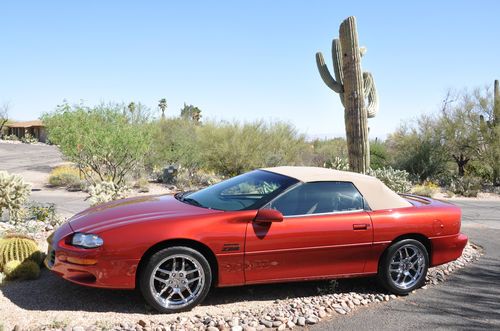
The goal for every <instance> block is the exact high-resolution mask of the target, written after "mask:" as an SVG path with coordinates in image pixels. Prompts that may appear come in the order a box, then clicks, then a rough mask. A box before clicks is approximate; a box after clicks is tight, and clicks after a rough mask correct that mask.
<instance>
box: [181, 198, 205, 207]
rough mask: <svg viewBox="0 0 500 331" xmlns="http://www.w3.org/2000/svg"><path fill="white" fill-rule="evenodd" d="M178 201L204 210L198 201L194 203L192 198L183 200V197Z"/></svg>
mask: <svg viewBox="0 0 500 331" xmlns="http://www.w3.org/2000/svg"><path fill="white" fill-rule="evenodd" d="M180 200H181V201H183V202H187V203H189V204H190V205H193V206H197V207H202V208H205V207H204V206H203V205H202V204H201V203H199V202H198V201H196V200H195V199H193V198H188V197H185V198H184V197H181V199H180Z"/></svg>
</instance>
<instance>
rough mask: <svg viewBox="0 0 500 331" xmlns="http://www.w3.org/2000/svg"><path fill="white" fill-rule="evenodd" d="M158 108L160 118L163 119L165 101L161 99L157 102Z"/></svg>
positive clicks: (165, 106)
mask: <svg viewBox="0 0 500 331" xmlns="http://www.w3.org/2000/svg"><path fill="white" fill-rule="evenodd" d="M158 108H160V110H161V118H162V119H164V118H165V111H166V110H167V99H165V98H162V99H160V101H158Z"/></svg>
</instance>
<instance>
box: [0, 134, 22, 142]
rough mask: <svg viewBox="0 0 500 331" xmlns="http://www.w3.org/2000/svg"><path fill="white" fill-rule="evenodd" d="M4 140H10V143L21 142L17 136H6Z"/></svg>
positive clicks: (3, 137)
mask: <svg viewBox="0 0 500 331" xmlns="http://www.w3.org/2000/svg"><path fill="white" fill-rule="evenodd" d="M2 139H3V140H9V141H19V137H18V136H16V135H15V134H11V135H4V136H2Z"/></svg>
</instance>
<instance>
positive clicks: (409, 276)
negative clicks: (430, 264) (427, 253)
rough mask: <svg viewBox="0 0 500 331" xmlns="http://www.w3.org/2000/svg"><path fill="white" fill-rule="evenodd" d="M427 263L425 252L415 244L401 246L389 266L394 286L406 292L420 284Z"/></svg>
mask: <svg viewBox="0 0 500 331" xmlns="http://www.w3.org/2000/svg"><path fill="white" fill-rule="evenodd" d="M425 261H426V260H425V257H424V252H422V250H421V249H420V248H419V247H417V246H415V245H413V244H407V245H404V246H401V247H400V248H399V249H398V250H397V251H396V252H395V253H394V255H393V256H392V259H391V262H390V264H389V274H390V279H391V281H392V283H393V284H394V286H396V287H397V288H400V289H403V290H405V289H408V288H410V287H412V286H414V285H415V284H416V283H418V282H419V281H420V279H421V278H422V276H423V274H424V271H425V263H426V262H425Z"/></svg>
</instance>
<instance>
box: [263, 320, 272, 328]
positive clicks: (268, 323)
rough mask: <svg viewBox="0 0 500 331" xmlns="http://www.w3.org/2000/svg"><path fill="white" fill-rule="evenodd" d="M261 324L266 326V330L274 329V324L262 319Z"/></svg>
mask: <svg viewBox="0 0 500 331" xmlns="http://www.w3.org/2000/svg"><path fill="white" fill-rule="evenodd" d="M260 324H262V325H264V326H265V327H266V328H272V327H273V322H271V321H269V320H266V319H261V320H260Z"/></svg>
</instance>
